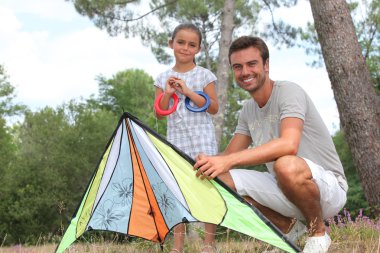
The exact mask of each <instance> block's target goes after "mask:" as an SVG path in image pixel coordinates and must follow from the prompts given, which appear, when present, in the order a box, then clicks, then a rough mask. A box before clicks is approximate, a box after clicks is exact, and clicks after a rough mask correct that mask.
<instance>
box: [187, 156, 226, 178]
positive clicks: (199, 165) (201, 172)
mask: <svg viewBox="0 0 380 253" xmlns="http://www.w3.org/2000/svg"><path fill="white" fill-rule="evenodd" d="M194 170H198V171H197V173H196V174H195V175H196V176H197V177H199V178H200V179H201V180H203V179H205V178H207V179H208V180H211V179H213V178H216V177H217V176H219V175H220V174H223V173H226V172H228V171H229V170H230V166H229V163H228V160H227V157H226V156H207V155H205V154H199V155H198V156H197V157H196V163H195V164H194Z"/></svg>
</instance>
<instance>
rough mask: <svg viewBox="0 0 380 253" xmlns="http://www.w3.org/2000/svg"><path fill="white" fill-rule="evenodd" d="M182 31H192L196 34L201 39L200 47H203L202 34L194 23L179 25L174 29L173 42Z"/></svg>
mask: <svg viewBox="0 0 380 253" xmlns="http://www.w3.org/2000/svg"><path fill="white" fill-rule="evenodd" d="M181 30H191V31H193V32H195V33H196V34H197V35H198V37H199V46H201V43H202V33H201V31H200V30H199V28H198V27H197V26H196V25H194V24H192V23H185V24H180V25H178V26H177V27H176V28H175V29H174V31H173V33H172V40H174V38H175V36H176V35H177V33H178V32H179V31H181Z"/></svg>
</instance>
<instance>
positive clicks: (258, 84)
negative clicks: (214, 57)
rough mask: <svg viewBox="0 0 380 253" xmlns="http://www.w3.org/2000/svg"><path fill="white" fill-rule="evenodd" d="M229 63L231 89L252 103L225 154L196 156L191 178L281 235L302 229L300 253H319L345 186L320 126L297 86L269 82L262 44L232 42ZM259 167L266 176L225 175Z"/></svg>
mask: <svg viewBox="0 0 380 253" xmlns="http://www.w3.org/2000/svg"><path fill="white" fill-rule="evenodd" d="M229 61H230V65H231V67H232V70H233V73H234V76H235V80H236V82H237V83H238V85H239V86H240V87H241V88H242V89H244V90H246V91H248V93H249V94H250V95H251V97H252V99H249V100H248V101H246V102H245V104H244V106H243V108H242V110H241V113H240V115H239V120H238V125H237V127H236V131H235V134H234V136H233V137H232V139H231V141H230V143H229V144H228V146H227V148H226V150H225V151H224V152H223V153H222V154H220V155H218V156H206V155H204V154H200V155H198V157H197V159H196V160H197V162H196V163H195V165H194V169H197V170H198V171H197V173H196V175H197V176H198V177H200V178H201V179H204V178H207V179H212V178H215V177H217V176H218V177H219V179H221V180H222V181H223V182H225V183H226V184H227V185H228V186H229V187H231V188H232V189H234V190H236V191H237V192H238V193H239V194H240V195H242V196H244V197H245V199H247V201H249V202H251V203H252V204H254V205H255V206H256V207H257V208H258V209H259V210H260V211H261V212H262V213H263V214H264V215H266V217H267V218H268V219H270V220H271V221H272V222H273V223H274V224H275V225H276V226H277V227H278V228H279V229H280V230H281V231H283V232H284V233H287V234H289V236H290V235H291V234H293V235H294V234H295V230H297V229H298V230H299V229H300V228H301V231H302V226H303V225H302V223H301V222H299V221H300V220H301V221H304V222H306V225H307V227H308V229H309V237H308V238H307V240H306V244H305V248H304V251H303V252H304V253H308V252H313V253H314V252H327V250H328V248H329V246H330V244H331V239H330V237H329V236H328V234H327V233H326V227H325V225H324V219H326V218H329V217H332V216H334V215H336V214H337V213H338V212H339V210H340V209H341V208H342V207H343V206H344V204H345V202H346V192H347V188H348V186H347V181H346V177H345V175H344V171H343V167H342V164H341V162H340V160H339V157H338V155H337V153H336V150H335V147H334V144H333V142H332V139H331V136H330V134H329V132H328V130H327V128H326V126H325V125H324V123H323V121H322V119H321V117H320V115H319V113H318V112H317V110H316V108H315V107H314V105H313V102H312V101H311V99H310V98H309V97H308V96H307V94H306V93H305V92H304V90H303V89H302V88H301V87H299V86H298V85H296V84H294V83H291V82H287V81H272V80H271V79H270V78H269V51H268V48H267V46H266V44H265V42H264V41H263V40H261V39H260V38H257V37H251V36H243V37H240V38H238V39H236V40H235V41H234V42H233V43H232V45H231V46H230V50H229ZM264 163H265V164H266V166H267V168H268V171H269V173H268V172H258V171H255V170H243V169H233V168H234V167H237V166H244V165H258V164H264ZM295 219H296V220H297V222H294V221H295ZM294 223H295V224H294ZM303 228H304V230H306V229H305V227H304V226H303ZM290 239H291V240H295V239H296V237H290Z"/></svg>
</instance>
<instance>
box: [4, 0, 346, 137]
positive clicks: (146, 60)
mask: <svg viewBox="0 0 380 253" xmlns="http://www.w3.org/2000/svg"><path fill="white" fill-rule="evenodd" d="M302 2H305V1H301V2H300V3H299V5H301V7H302ZM307 4H308V3H307ZM306 7H307V8H309V9H310V6H306ZM302 8H305V6H303V7H302ZM282 15H286V17H289V15H291V16H292V20H294V21H293V22H295V23H301V24H302V23H305V22H306V21H305V20H308V19H310V13H307V11H304V10H303V11H300V10H299V6H298V7H297V8H294V10H293V9H292V10H288V11H287V12H286V13H279V16H282ZM0 21H1V22H0V56H1V58H0V64H3V65H4V66H5V68H6V70H7V72H8V74H9V76H10V81H11V83H12V85H14V86H15V87H16V92H17V100H18V101H21V102H23V103H24V104H26V105H28V106H29V107H30V108H31V109H33V110H35V109H38V108H42V107H44V106H46V105H49V106H56V105H60V104H62V103H63V102H67V101H68V100H70V99H73V98H79V97H88V96H89V95H91V94H96V93H97V90H98V84H97V82H96V80H95V78H96V76H98V75H103V76H106V77H107V78H111V77H112V76H113V75H115V74H116V73H117V72H118V71H122V70H125V69H129V68H139V69H144V70H145V71H146V72H147V73H148V74H150V75H151V76H152V77H153V78H154V77H156V76H157V75H158V74H159V73H160V72H162V71H164V70H166V69H167V68H168V67H169V66H165V65H161V64H158V63H157V61H156V59H155V58H154V56H153V55H152V53H151V52H150V50H149V49H148V48H146V47H144V46H142V44H141V42H140V41H139V39H126V38H124V37H123V36H118V37H110V36H109V35H108V34H107V33H106V32H105V31H101V30H99V29H97V28H96V27H95V26H94V25H93V24H92V22H91V21H89V20H88V18H86V17H82V16H80V15H79V14H78V13H76V11H75V10H74V6H73V5H72V3H70V2H65V1H62V0H35V1H14V0H2V3H1V6H0ZM270 50H271V64H270V67H271V69H270V73H271V77H272V78H273V79H274V80H279V79H282V80H290V81H294V82H296V83H298V84H300V85H301V86H302V87H303V88H304V89H305V90H306V91H307V93H308V94H309V95H310V97H311V98H312V100H313V101H314V102H315V104H316V106H317V109H318V110H319V111H320V113H321V114H322V117H323V119H324V120H325V123H326V125H327V126H328V127H329V129H330V132H333V131H334V128H333V124H335V125H338V124H339V118H338V116H337V115H338V113H337V110H336V105H335V102H334V99H333V95H332V91H331V87H330V82H329V80H328V77H327V74H326V71H325V70H324V69H318V70H316V69H311V68H309V67H307V66H306V65H305V62H306V61H307V60H308V59H307V58H306V57H305V53H304V52H303V51H302V50H301V49H283V50H277V49H270Z"/></svg>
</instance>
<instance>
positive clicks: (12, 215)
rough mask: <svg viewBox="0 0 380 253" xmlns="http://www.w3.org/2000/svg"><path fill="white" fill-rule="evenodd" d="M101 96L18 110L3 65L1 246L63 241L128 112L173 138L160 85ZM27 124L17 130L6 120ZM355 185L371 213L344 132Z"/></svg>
mask: <svg viewBox="0 0 380 253" xmlns="http://www.w3.org/2000/svg"><path fill="white" fill-rule="evenodd" d="M97 80H98V83H99V95H98V96H96V97H95V96H94V95H93V96H91V97H90V98H89V99H86V100H80V101H76V100H72V101H70V102H68V103H65V104H62V105H60V106H58V107H56V108H51V107H45V108H42V109H39V110H38V111H34V112H33V111H31V110H30V109H28V108H27V107H25V106H23V105H19V104H14V103H13V98H14V88H13V86H12V85H11V84H10V83H9V81H8V76H7V75H6V73H5V71H4V69H3V67H2V66H1V65H0V143H1V145H0V162H1V166H0V187H1V188H0V189H1V191H0V242H1V244H2V245H12V244H16V243H23V244H27V243H30V244H35V243H36V242H37V241H38V240H39V239H40V237H41V236H43V237H45V238H48V239H49V238H52V237H55V236H60V235H62V232H63V231H62V229H64V228H65V227H67V224H68V222H69V221H70V219H71V216H72V214H73V212H74V211H75V210H76V207H77V205H78V203H79V201H80V199H81V198H82V195H83V193H84V191H85V189H86V187H87V184H88V181H89V180H90V178H91V175H92V173H93V171H94V169H95V167H96V164H97V163H98V162H99V159H100V157H101V155H102V153H103V151H104V148H105V145H106V143H107V142H108V140H109V138H110V136H111V134H112V132H113V131H114V128H115V127H116V124H117V122H118V119H119V116H120V115H121V113H122V112H123V111H128V112H130V113H132V114H133V115H135V116H137V117H138V118H139V119H140V120H142V121H143V122H144V123H146V124H147V125H148V126H150V127H151V128H152V129H154V130H155V131H157V132H158V133H159V134H161V135H165V132H166V122H165V120H160V121H158V120H156V118H155V117H154V113H153V106H152V105H153V100H154V87H153V79H152V77H151V76H149V75H148V74H147V73H145V72H144V71H142V70H135V69H130V70H126V71H122V72H119V73H117V74H116V75H115V76H113V77H112V78H111V79H106V78H104V77H98V79H97ZM228 96H229V97H228V104H227V106H226V108H227V111H226V112H225V113H226V122H225V125H224V128H223V129H224V134H223V140H222V144H221V145H222V147H221V149H223V148H224V147H223V146H225V145H226V143H227V142H228V140H229V138H230V136H231V134H232V133H233V131H234V127H235V124H236V112H237V111H238V110H239V109H240V104H241V103H239V101H241V100H243V99H246V98H247V95H246V93H244V92H243V91H242V90H241V89H233V88H232V87H231V88H230V90H229V93H228ZM15 115H18V116H19V117H20V116H21V117H20V118H22V120H20V121H19V122H18V123H15V124H13V125H12V126H9V125H8V124H7V123H6V119H8V118H9V117H12V116H15ZM334 142H335V144H336V147H337V150H338V152H339V155H340V156H341V159H342V162H343V164H344V167H345V170H346V174H347V177H348V179H349V185H350V190H349V193H348V194H349V201H348V203H347V206H346V207H347V209H349V210H350V211H351V212H355V211H358V210H359V209H360V208H366V207H367V203H366V201H365V199H364V194H363V192H362V190H361V187H360V183H359V181H358V177H357V175H356V172H355V168H354V166H353V163H352V159H351V157H350V152H349V150H348V146H347V144H346V142H345V140H344V136H343V133H342V132H338V133H337V134H336V135H335V136H334Z"/></svg>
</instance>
